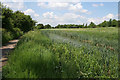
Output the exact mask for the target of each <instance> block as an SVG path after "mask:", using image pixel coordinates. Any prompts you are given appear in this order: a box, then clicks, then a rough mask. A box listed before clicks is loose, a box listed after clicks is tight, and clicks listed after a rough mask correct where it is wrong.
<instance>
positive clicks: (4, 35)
mask: <svg viewBox="0 0 120 80" xmlns="http://www.w3.org/2000/svg"><path fill="white" fill-rule="evenodd" d="M11 39H13V34H12V33H11V32H10V31H7V30H5V29H2V44H5V43H6V42H8V41H9V40H11Z"/></svg>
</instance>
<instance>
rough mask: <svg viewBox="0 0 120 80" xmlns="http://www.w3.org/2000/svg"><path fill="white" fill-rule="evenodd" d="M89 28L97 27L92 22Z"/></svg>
mask: <svg viewBox="0 0 120 80" xmlns="http://www.w3.org/2000/svg"><path fill="white" fill-rule="evenodd" d="M88 27H89V28H95V27H96V25H95V24H94V23H93V22H91V23H90V24H89V26H88Z"/></svg>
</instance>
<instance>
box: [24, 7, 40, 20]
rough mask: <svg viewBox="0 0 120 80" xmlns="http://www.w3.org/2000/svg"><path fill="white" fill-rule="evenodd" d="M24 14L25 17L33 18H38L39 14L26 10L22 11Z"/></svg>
mask: <svg viewBox="0 0 120 80" xmlns="http://www.w3.org/2000/svg"><path fill="white" fill-rule="evenodd" d="M24 13H25V14H26V15H31V16H32V17H34V18H36V17H39V14H37V13H35V11H34V10H32V9H27V10H26V11H24Z"/></svg>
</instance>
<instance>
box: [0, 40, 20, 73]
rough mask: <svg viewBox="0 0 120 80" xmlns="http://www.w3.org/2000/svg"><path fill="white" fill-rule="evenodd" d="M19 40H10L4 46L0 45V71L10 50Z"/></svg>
mask: <svg viewBox="0 0 120 80" xmlns="http://www.w3.org/2000/svg"><path fill="white" fill-rule="evenodd" d="M18 41H19V40H18V39H15V40H11V41H9V42H8V43H7V44H6V45H5V46H2V47H0V53H1V54H0V72H1V71H2V66H4V65H5V64H6V63H7V60H8V55H9V52H10V51H11V50H13V49H14V48H15V46H16V44H17V42H18Z"/></svg>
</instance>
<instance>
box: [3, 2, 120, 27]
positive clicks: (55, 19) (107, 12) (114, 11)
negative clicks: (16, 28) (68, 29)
mask: <svg viewBox="0 0 120 80" xmlns="http://www.w3.org/2000/svg"><path fill="white" fill-rule="evenodd" d="M3 5H6V6H7V7H9V8H11V9H12V10H13V11H17V10H19V11H22V12H23V13H24V14H26V15H30V16H31V17H32V18H33V20H36V21H37V22H38V23H42V24H44V25H46V24H50V25H52V26H56V25H58V24H83V23H84V24H86V23H87V24H89V23H90V22H94V23H95V24H99V23H101V22H103V21H104V20H107V21H108V20H109V19H118V2H3Z"/></svg>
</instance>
